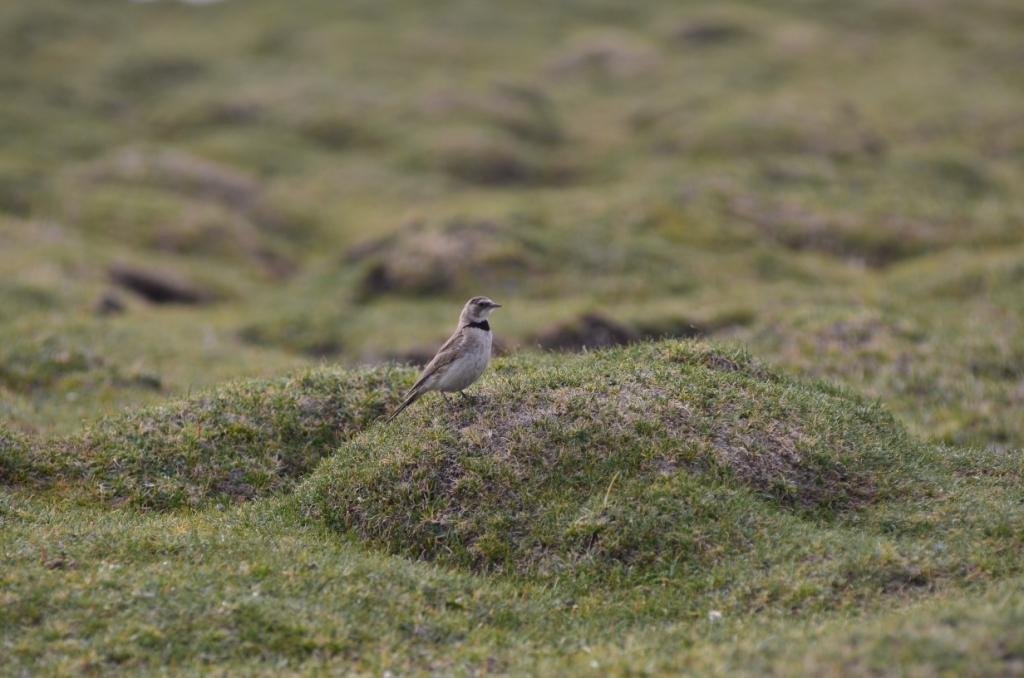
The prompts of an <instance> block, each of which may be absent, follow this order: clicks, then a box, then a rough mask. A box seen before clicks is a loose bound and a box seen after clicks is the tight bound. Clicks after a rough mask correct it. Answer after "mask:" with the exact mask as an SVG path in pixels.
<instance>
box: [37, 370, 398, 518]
mask: <svg viewBox="0 0 1024 678" xmlns="http://www.w3.org/2000/svg"><path fill="white" fill-rule="evenodd" d="M396 376H397V373H395V372H392V371H385V370H379V371H375V372H370V371H362V372H358V371H353V372H341V371H334V370H328V369H320V370H311V371H309V372H306V373H304V374H301V375H298V376H295V377H292V378H287V379H280V380H276V381H269V382H268V381H244V382H236V383H233V384H230V385H228V386H226V387H224V388H221V389H218V390H216V391H214V392H212V393H209V394H205V395H200V396H195V397H192V398H189V399H186V400H181V401H178V402H176V403H174V404H171V405H168V406H166V407H160V408H154V409H148V410H142V411H141V412H138V413H131V414H126V415H122V416H118V417H115V418H111V419H108V420H105V421H103V422H101V423H100V424H98V425H97V426H95V427H93V428H91V429H87V430H86V431H85V432H84V433H83V434H81V435H79V436H76V437H72V438H69V439H66V440H64V441H62V442H61V443H59V444H57V445H55V446H54V447H56V448H57V449H56V450H49V451H47V452H45V453H44V452H42V451H40V452H39V457H40V458H42V457H43V456H44V454H45V456H46V458H47V459H48V461H49V464H50V465H51V467H52V469H53V470H52V471H50V474H51V475H53V476H55V477H56V479H59V480H61V481H67V482H72V483H74V484H78V485H81V486H83V487H85V488H87V492H89V493H94V494H96V495H98V496H99V498H101V499H103V500H106V501H109V502H111V503H115V504H129V505H134V506H138V507H141V508H150V509H172V508H177V507H182V506H198V505H203V504H205V503H208V502H211V501H242V500H247V499H251V498H254V497H257V496H263V495H267V494H270V493H274V492H278V491H281V490H283V489H286V488H288V487H290V486H291V484H292V483H293V482H294V480H295V479H296V478H298V477H300V476H302V475H303V474H305V473H307V472H309V471H310V470H311V469H312V468H313V467H314V465H315V464H316V463H317V462H318V461H319V460H320V458H321V457H322V456H324V455H325V454H327V453H328V452H329V451H331V450H332V449H334V448H335V447H336V446H337V444H338V443H339V442H340V441H341V440H343V439H345V438H346V437H348V436H349V435H350V434H352V433H353V432H355V431H359V430H361V429H362V428H364V427H365V426H366V425H367V424H368V422H370V421H372V420H373V419H374V418H376V417H378V416H380V415H381V414H382V413H384V412H385V411H386V410H387V409H388V408H390V407H392V406H393V405H394V404H396V403H397V397H398V395H399V390H398V388H397V387H396V386H395V384H394V381H395V377H396Z"/></svg>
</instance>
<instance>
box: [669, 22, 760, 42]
mask: <svg viewBox="0 0 1024 678" xmlns="http://www.w3.org/2000/svg"><path fill="white" fill-rule="evenodd" d="M748 37H750V31H749V30H748V29H747V27H746V26H743V25H741V24H739V23H735V22H732V21H729V20H727V19H693V20H689V21H684V22H682V23H680V24H679V25H677V26H676V27H675V28H674V29H673V30H672V32H671V34H670V35H669V39H670V40H671V41H672V42H673V43H675V44H677V45H680V46H684V47H713V46H716V45H724V44H729V43H734V42H739V41H740V40H743V39H744V38H748Z"/></svg>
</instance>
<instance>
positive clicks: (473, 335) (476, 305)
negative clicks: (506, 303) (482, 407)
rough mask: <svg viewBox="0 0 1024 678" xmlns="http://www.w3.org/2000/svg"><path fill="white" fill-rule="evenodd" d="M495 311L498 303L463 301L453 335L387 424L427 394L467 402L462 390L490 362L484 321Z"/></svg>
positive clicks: (488, 334) (482, 299) (488, 335)
mask: <svg viewBox="0 0 1024 678" xmlns="http://www.w3.org/2000/svg"><path fill="white" fill-rule="evenodd" d="M496 308H501V304H496V303H494V302H493V301H491V299H490V298H488V297H473V298H472V299H470V300H469V301H467V302H466V305H465V306H463V307H462V312H461V313H460V314H459V324H458V325H457V326H456V328H455V332H454V333H453V334H452V336H450V337H449V338H448V341H446V342H444V344H443V345H442V346H441V348H440V349H438V351H437V355H435V356H434V358H433V360H431V361H430V362H429V363H427V366H426V367H424V368H423V372H421V373H420V377H419V379H417V380H416V383H415V384H413V385H412V388H410V389H409V391H408V392H407V393H406V394H405V399H404V400H403V401H402V404H401V405H399V406H398V409H396V410H395V411H394V412H393V413H392V414H391V416H390V417H388V418H387V421H391V420H392V419H394V418H395V417H397V416H398V415H399V413H401V411H402V410H404V409H405V408H407V407H409V405H412V404H413V403H414V402H416V401H417V400H419V398H420V396H422V395H423V394H424V393H429V392H430V391H440V392H441V395H443V396H444V398H445V400H448V396H447V395H446V394H447V393H452V392H458V393H459V395H461V396H462V397H463V398H467V399H468V396H467V395H466V394H465V393H464V392H463V391H464V389H466V388H467V387H468V386H469V385H470V384H472V383H473V382H474V381H476V380H477V379H479V378H480V375H481V374H483V373H484V370H485V369H486V368H487V363H488V362H489V361H490V360H491V324H490V323H489V322H488V320H487V319H488V318H489V317H490V315H491V312H492V311H493V310H494V309H496Z"/></svg>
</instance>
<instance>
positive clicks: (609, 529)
mask: <svg viewBox="0 0 1024 678" xmlns="http://www.w3.org/2000/svg"><path fill="white" fill-rule="evenodd" d="M496 371H497V373H498V375H499V376H498V377H497V379H498V380H500V383H499V384H498V385H496V386H492V387H491V388H489V389H487V390H485V392H484V394H483V395H482V396H481V398H480V401H479V402H478V403H477V404H475V405H473V406H471V407H459V408H457V409H450V410H449V409H445V407H444V406H443V404H442V403H441V402H440V400H439V399H438V400H437V401H435V402H434V403H429V402H426V401H425V402H423V403H421V404H419V405H418V406H417V407H414V408H412V409H411V410H410V411H409V412H408V415H407V416H406V418H405V419H403V420H400V421H399V422H398V423H396V424H394V425H390V426H381V427H377V428H375V429H373V430H371V431H368V432H367V433H366V434H364V435H361V436H359V437H356V438H354V439H352V440H350V441H349V442H348V443H347V444H345V445H344V446H343V447H342V449H341V450H340V452H339V453H338V454H336V455H335V456H334V457H332V458H331V459H330V460H329V461H327V462H325V463H324V464H323V465H322V466H321V467H320V469H318V470H317V472H316V473H315V474H314V475H313V476H311V477H310V478H309V480H308V481H307V483H306V484H305V486H304V487H303V488H302V489H301V490H300V494H301V499H302V501H303V503H304V506H305V507H306V510H307V511H308V512H309V513H310V514H311V515H313V516H315V517H318V518H320V519H322V520H324V521H326V522H327V523H328V524H329V525H330V526H332V527H334V528H336V529H338V530H341V531H345V532H348V533H352V534H354V535H356V536H358V537H359V538H361V539H364V540H367V541H369V542H372V543H376V544H378V545H380V546H383V547H385V548H387V549H389V550H391V551H393V552H398V553H404V554H408V555H413V556H417V557H427V558H438V559H441V560H445V561H450V562H454V563H456V564H460V565H464V566H469V567H473V568H479V569H485V570H501V571H515V572H520V573H524V574H541V575H545V574H557V573H559V572H586V571H590V572H592V573H602V572H604V573H607V572H609V571H612V570H622V569H625V570H629V571H633V572H644V571H647V572H649V571H651V570H664V569H666V568H672V569H674V568H676V567H677V566H680V567H686V566H693V565H698V564H702V563H703V564H704V565H708V564H711V563H713V562H714V561H715V559H716V558H718V557H720V556H721V555H722V553H723V552H726V551H735V550H736V549H742V548H744V545H745V544H748V543H749V540H750V539H752V538H753V536H752V535H753V534H755V533H756V532H757V530H758V529H759V528H758V527H757V526H756V525H757V524H758V522H759V521H760V520H761V517H762V516H765V515H779V514H780V512H781V513H782V514H787V515H790V516H796V517H798V518H806V517H811V518H815V519H819V518H829V517H833V516H836V515H839V514H842V513H847V512H850V511H855V510H856V509H857V508H858V507H860V506H864V505H866V504H869V503H870V502H872V501H876V500H880V499H883V498H885V497H889V496H893V495H894V493H896V492H898V491H900V490H902V489H903V486H904V485H905V483H906V481H907V480H908V477H909V475H910V474H909V473H900V472H899V469H900V468H901V463H902V462H903V461H905V460H906V459H907V458H908V457H909V456H910V455H913V454H914V446H913V444H912V443H911V442H910V440H909V438H908V436H906V435H905V433H904V431H903V429H902V428H901V427H900V426H899V425H898V424H897V423H896V422H895V420H894V419H893V418H892V417H891V416H890V415H888V414H887V413H886V412H885V411H884V410H882V409H881V408H880V407H878V406H876V405H874V404H872V403H869V402H867V401H864V400H862V399H859V398H857V397H855V396H852V395H850V394H847V393H845V392H841V391H837V390H836V389H834V388H832V387H829V386H826V385H823V384H807V383H801V382H797V381H793V380H790V379H787V378H784V377H782V376H779V375H777V374H775V373H772V372H770V371H767V370H765V369H764V368H762V367H759V366H758V365H756V364H755V363H753V362H752V361H751V360H750V359H749V358H748V357H747V356H746V355H745V354H743V353H741V352H738V351H733V352H722V351H720V350H713V349H710V348H708V347H707V346H705V345H701V344H693V343H685V342H664V343H654V344H639V345H635V346H631V347H627V348H621V349H616V350H611V351H606V352H600V353H596V354H585V355H581V356H577V357H573V358H566V357H565V356H560V357H552V356H550V355H543V356H523V357H519V358H517V359H515V360H513V361H509V362H505V363H499V365H498V367H497V368H496ZM491 379H492V383H493V380H495V377H494V376H492V377H491ZM403 416H405V415H403ZM904 468H906V467H904ZM763 527H764V525H762V528H763Z"/></svg>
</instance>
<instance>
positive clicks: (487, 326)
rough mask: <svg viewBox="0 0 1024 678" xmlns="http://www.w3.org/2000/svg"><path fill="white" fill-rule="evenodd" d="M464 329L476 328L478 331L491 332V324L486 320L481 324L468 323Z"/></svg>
mask: <svg viewBox="0 0 1024 678" xmlns="http://www.w3.org/2000/svg"><path fill="white" fill-rule="evenodd" d="M463 327H475V328H477V329H478V330H483V331H484V332H490V331H491V324H490V323H489V322H487V321H486V320H481V321H480V322H475V323H467V324H465V325H463Z"/></svg>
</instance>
